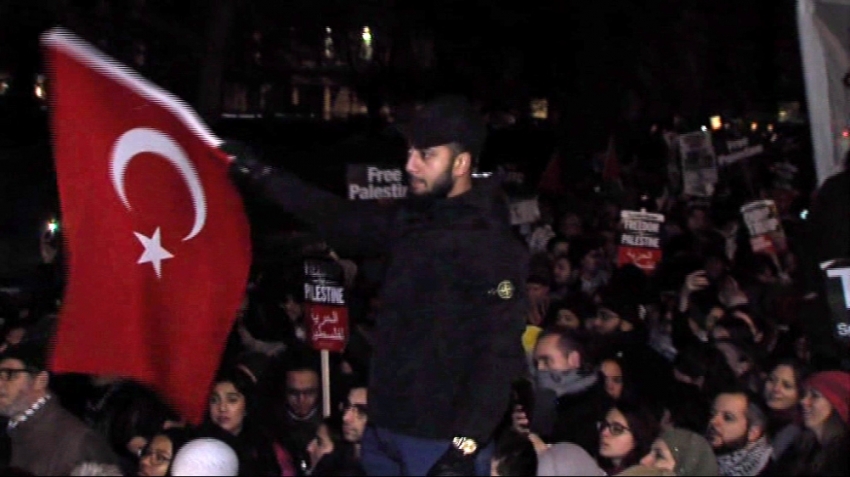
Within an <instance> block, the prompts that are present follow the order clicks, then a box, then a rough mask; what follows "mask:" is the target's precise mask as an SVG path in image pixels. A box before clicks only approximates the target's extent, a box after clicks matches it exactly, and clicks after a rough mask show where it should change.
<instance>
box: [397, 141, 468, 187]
mask: <svg viewBox="0 0 850 477" xmlns="http://www.w3.org/2000/svg"><path fill="white" fill-rule="evenodd" d="M471 160H472V157H471V156H470V155H469V153H461V154H457V153H456V152H455V150H453V148H452V147H450V145H442V146H434V147H429V148H426V149H416V148H414V147H411V148H410V150H409V151H408V153H407V165H406V166H405V170H406V171H407V175H408V179H409V187H408V193H409V194H411V195H413V196H419V197H434V198H445V197H451V196H453V195H456V194H455V192H456V191H455V185H456V183H457V178H458V177H459V176H461V175H462V171H463V170H464V168H466V167H469V164H467V163H468V162H469V161H471Z"/></svg>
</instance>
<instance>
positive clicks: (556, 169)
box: [537, 152, 567, 196]
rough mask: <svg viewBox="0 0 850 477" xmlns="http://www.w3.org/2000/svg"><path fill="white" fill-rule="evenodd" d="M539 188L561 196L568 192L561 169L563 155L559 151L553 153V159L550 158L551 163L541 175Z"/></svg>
mask: <svg viewBox="0 0 850 477" xmlns="http://www.w3.org/2000/svg"><path fill="white" fill-rule="evenodd" d="M537 190H539V191H540V192H542V193H544V194H550V195H553V196H561V195H564V194H566V193H567V188H566V187H565V186H564V180H563V172H562V169H561V155H560V154H558V153H557V152H555V153H554V154H552V159H550V160H549V164H547V165H546V169H544V170H543V174H541V175H540V183H539V184H538V185H537Z"/></svg>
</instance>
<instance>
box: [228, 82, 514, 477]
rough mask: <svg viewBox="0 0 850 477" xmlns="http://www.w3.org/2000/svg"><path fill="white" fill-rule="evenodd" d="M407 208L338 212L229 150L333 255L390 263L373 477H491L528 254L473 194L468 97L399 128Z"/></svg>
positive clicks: (481, 187)
mask: <svg viewBox="0 0 850 477" xmlns="http://www.w3.org/2000/svg"><path fill="white" fill-rule="evenodd" d="M403 132H404V134H405V136H406V138H407V139H408V143H409V145H410V149H409V152H408V158H407V164H406V170H407V173H408V178H409V187H408V191H409V193H408V197H407V198H406V199H405V200H402V201H399V202H396V203H394V204H395V205H394V206H393V207H387V208H384V207H381V206H380V205H377V204H370V203H368V202H360V201H346V200H344V199H342V198H339V197H336V196H334V195H332V194H330V193H328V192H324V191H321V190H317V189H316V188H314V187H311V186H309V185H307V184H306V183H304V182H303V181H301V180H299V179H297V178H296V177H294V176H292V175H291V174H288V173H285V172H283V171H274V170H272V169H271V168H269V167H267V166H265V165H263V164H261V163H259V162H258V161H257V160H256V159H253V158H252V157H251V156H250V154H249V153H247V152H246V151H244V150H243V151H237V150H235V149H234V151H233V152H234V153H235V155H236V163H235V165H236V167H235V168H234V171H235V172H236V173H237V174H238V175H241V176H242V179H243V180H246V181H247V182H248V183H249V184H250V185H251V186H253V187H254V189H255V190H257V191H259V192H260V193H261V194H263V195H265V196H267V197H268V198H269V199H271V200H272V201H273V202H274V203H275V204H277V205H278V206H280V207H281V208H282V209H283V210H286V211H288V212H290V213H293V214H294V215H295V216H296V217H298V218H300V219H302V220H304V221H305V222H308V223H310V224H312V225H314V226H315V227H316V228H317V229H318V232H319V233H320V234H321V235H322V236H323V237H325V238H326V239H327V240H328V242H329V243H330V244H331V245H332V246H333V248H334V249H335V250H339V251H340V252H341V253H345V252H350V253H353V254H356V255H360V256H369V255H381V254H385V253H389V260H388V262H387V263H389V266H388V269H387V271H386V273H385V279H384V282H383V287H382V291H381V303H382V309H381V312H380V315H379V316H378V317H377V318H376V329H375V332H374V355H373V358H372V363H371V372H370V383H369V427H368V428H367V430H366V431H365V433H364V435H363V438H362V461H363V467H364V469H365V470H366V472H367V473H368V474H369V475H426V473H427V474H428V475H473V474H477V475H489V471H490V467H489V465H490V455H492V445H488V444H490V443H491V442H492V438H493V433H494V431H495V428H496V426H497V425H498V423H499V422H500V420H501V419H502V417H503V416H504V414H505V412H506V411H507V409H508V407H509V401H510V395H511V383H512V382H513V380H514V379H516V378H518V377H520V376H521V375H522V373H523V372H524V371H525V367H526V364H525V357H524V356H525V354H524V352H523V349H522V340H521V337H522V334H523V331H524V329H525V322H524V318H523V317H524V312H525V310H526V309H527V305H526V300H525V293H524V289H525V286H524V284H525V279H526V267H527V264H528V257H527V252H526V251H525V247H524V246H523V244H522V243H521V242H519V240H517V239H516V238H515V237H514V236H513V234H512V232H511V229H510V220H509V214H508V207H507V201H506V198H505V197H504V194H503V193H502V191H501V189H500V187H499V186H500V185H499V184H498V183H496V182H493V181H486V180H484V181H482V182H480V183H475V184H473V179H472V171H473V167H474V162H475V161H476V160H477V157H478V155H479V154H480V152H481V149H482V146H483V143H484V139H485V135H486V126H485V124H484V122H483V120H482V118H481V117H480V116H479V115H478V113H477V112H476V111H475V110H474V109H473V108H472V106H471V105H470V104H469V103H468V102H467V101H466V100H465V99H463V98H459V97H454V96H446V97H440V98H437V99H435V100H433V101H431V102H428V103H426V104H425V105H423V106H422V108H421V109H419V110H418V111H417V112H416V113H415V117H414V119H413V121H412V122H411V123H410V124H407V125H406V126H405V127H404V131H403Z"/></svg>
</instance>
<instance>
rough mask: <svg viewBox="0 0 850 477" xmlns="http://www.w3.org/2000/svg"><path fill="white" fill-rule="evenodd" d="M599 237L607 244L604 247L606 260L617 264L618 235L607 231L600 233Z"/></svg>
mask: <svg viewBox="0 0 850 477" xmlns="http://www.w3.org/2000/svg"><path fill="white" fill-rule="evenodd" d="M599 235H601V236H602V238H603V239H604V240H605V244H604V245H603V246H602V251H603V252H604V254H605V258H607V259H608V261H613V262H616V261H617V254H618V245H617V234H616V233H614V232H612V231H610V230H605V231H602V232H600V233H599Z"/></svg>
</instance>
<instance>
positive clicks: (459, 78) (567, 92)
mask: <svg viewBox="0 0 850 477" xmlns="http://www.w3.org/2000/svg"><path fill="white" fill-rule="evenodd" d="M228 2H231V3H228ZM228 4H230V5H232V9H230V10H228V9H227V8H226V7H227V5H228ZM794 4H795V2H794V0H778V1H773V2H764V3H762V2H741V1H740V0H712V1H703V0H640V1H630V2H625V1H618V0H594V1H587V2H579V1H568V0H548V1H547V0H526V1H519V0H513V1H508V0H361V1H354V0H289V1H284V0H253V1H241V2H237V1H232V0H185V1H176V2H174V1H166V0H0V75H3V74H4V73H7V74H11V75H12V78H13V80H12V82H11V86H12V87H11V89H10V90H9V92H8V93H7V94H5V95H3V96H0V189H2V191H0V201H2V202H3V203H12V204H13V207H11V208H7V207H0V234H7V235H21V234H24V235H26V234H27V233H29V232H28V230H29V228H31V227H30V226H31V225H32V223H38V222H37V221H35V219H33V218H32V217H35V216H38V214H42V213H43V211H44V210H46V209H49V208H50V207H52V206H53V205H52V202H51V201H53V200H55V184H54V182H53V181H52V178H50V177H48V179H47V180H45V177H47V176H45V172H44V171H48V172H49V171H50V170H51V168H52V159H51V156H50V153H49V137H48V133H47V128H46V113H45V110H44V109H43V108H41V107H40V104H39V103H38V102H37V101H36V99H35V98H34V97H33V94H32V88H33V85H32V83H31V81H32V80H31V79H30V78H34V77H35V75H36V73H39V72H42V66H41V64H40V55H39V49H38V35H39V34H40V33H41V32H42V31H44V30H45V29H47V28H49V27H50V26H53V25H56V24H62V25H65V26H67V27H68V28H69V29H71V30H72V31H74V32H75V33H77V34H79V35H81V36H83V37H84V38H85V39H87V40H89V41H91V42H95V43H98V42H100V41H105V43H103V45H102V48H103V49H104V50H105V51H106V52H107V53H109V54H111V55H113V56H115V57H117V58H118V59H119V60H121V61H123V62H125V63H129V62H130V61H132V57H133V42H134V40H137V39H141V40H144V42H145V43H146V45H147V47H148V53H149V62H148V65H147V66H146V69H144V70H143V71H142V73H143V74H144V75H145V76H147V77H149V78H150V79H152V80H153V81H154V82H156V83H159V84H160V85H162V86H163V87H165V88H166V89H169V90H170V91H172V92H174V93H175V94H177V95H179V96H182V97H183V98H184V99H186V100H187V101H188V102H189V103H190V104H192V105H193V106H195V107H196V108H198V109H199V111H202V112H203V111H205V110H206V109H205V108H206V107H207V106H208V105H205V103H204V98H205V96H204V87H205V85H206V84H207V83H208V81H207V78H203V79H202V75H201V73H200V72H202V71H210V70H209V66H210V57H209V56H205V53H206V52H207V51H208V49H209V48H210V47H211V46H215V45H216V42H215V41H213V40H215V39H219V40H221V41H219V42H218V45H219V46H220V47H221V48H222V52H223V54H222V55H220V56H219V57H218V59H220V60H221V65H219V66H221V68H220V70H219V71H220V72H221V74H222V76H223V77H224V78H230V79H233V78H237V79H238V78H251V77H252V76H251V75H260V78H261V80H263V81H265V80H270V81H284V82H285V81H287V80H288V78H289V75H290V72H289V71H288V70H286V68H283V67H281V66H280V64H281V62H280V61H276V60H275V59H276V58H278V59H279V58H282V57H285V56H286V55H287V54H290V53H291V52H290V51H288V50H287V47H286V45H287V44H288V43H287V41H288V40H287V38H289V37H290V36H291V35H292V30H291V27H295V29H296V31H297V32H298V33H297V35H299V36H300V38H301V39H302V40H305V41H308V43H309V41H312V44H313V45H314V47H315V46H317V45H318V44H319V43H318V42H320V41H321V32H322V31H323V30H324V27H325V26H328V25H330V26H333V27H334V30H335V31H345V30H350V31H356V30H357V29H358V28H362V26H363V25H370V26H371V27H372V28H373V29H374V32H375V37H376V45H379V44H382V42H383V46H381V48H385V50H386V52H387V58H388V59H387V61H386V62H378V63H373V65H372V66H371V67H370V68H367V69H363V70H360V71H351V72H348V73H347V74H348V76H346V78H348V80H350V81H351V82H352V84H353V85H354V87H355V89H356V90H357V92H358V94H359V95H360V96H361V97H364V98H372V99H374V100H375V101H386V102H388V103H391V104H399V103H403V102H404V101H408V100H410V99H413V98H417V97H422V96H424V95H427V94H428V93H433V92H435V91H458V92H463V93H467V94H469V95H470V96H472V97H474V99H476V100H477V101H478V102H479V104H481V105H482V106H484V108H485V109H487V110H491V111H492V110H496V111H498V110H511V109H515V110H519V111H520V112H522V109H524V108H527V106H528V101H529V99H530V98H532V97H547V98H549V106H550V110H551V111H555V112H559V113H560V114H559V116H560V120H561V122H560V125H558V126H556V128H557V131H556V132H559V133H562V135H563V136H564V137H565V138H566V139H565V141H567V142H568V143H569V144H570V145H571V147H573V148H574V150H576V151H588V150H598V149H600V148H602V147H604V145H605V142H606V141H607V137H608V134H609V133H610V131H612V130H613V129H614V128H617V127H622V125H623V124H644V123H646V122H648V121H660V120H669V118H670V117H671V116H672V114H673V113H676V112H678V113H681V114H683V115H684V116H685V117H686V118H688V119H690V121H691V123H692V124H699V123H701V122H704V121H705V120H706V118H707V117H708V116H709V115H711V114H718V113H723V114H725V115H727V116H737V115H745V114H750V113H754V112H760V113H765V114H775V113H776V109H777V102H778V101H782V100H802V99H803V87H802V73H801V70H800V58H799V46H798V44H797V38H796V31H795V25H796V21H795V17H794V15H795V9H794ZM222 12H229V13H230V14H231V16H230V17H229V19H230V22H229V25H230V28H227V29H225V30H221V29H220V28H219V29H216V27H215V26H216V22H215V20H216V18H223V17H222ZM225 23H228V22H225ZM255 30H259V31H262V32H263V42H264V43H263V48H264V51H265V52H266V54H267V56H266V58H269V60H268V61H266V62H265V64H264V66H263V69H262V70H261V71H260V72H259V73H257V71H253V70H251V68H249V67H246V66H245V65H246V58H248V57H249V55H248V54H247V53H246V47H247V46H249V45H250V43H251V36H252V32H253V31H255ZM222 31H225V32H226V33H225V34H223V35H222V34H221V32H222ZM310 32H312V33H310ZM423 42H424V43H423ZM423 44H426V45H431V46H432V48H433V52H432V53H433V54H432V55H431V56H430V57H429V56H428V55H425V56H424V57H423V56H421V46H422V45H423ZM417 48H418V49H417ZM423 58H425V59H423ZM427 58H430V59H431V61H430V62H429V61H426V60H427ZM205 68H206V69H205ZM212 71H216V70H215V69H214V68H213V70H212ZM0 79H2V78H0ZM213 111H214V109H213ZM213 126H215V124H213ZM38 220H40V218H38ZM0 255H2V250H0ZM0 260H2V257H0Z"/></svg>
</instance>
